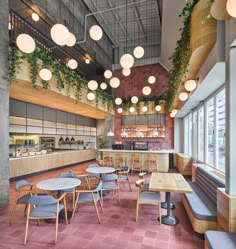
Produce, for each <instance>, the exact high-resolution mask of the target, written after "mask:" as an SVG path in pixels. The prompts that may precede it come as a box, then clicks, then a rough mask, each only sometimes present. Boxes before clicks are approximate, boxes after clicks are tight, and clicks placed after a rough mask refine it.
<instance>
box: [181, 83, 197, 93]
mask: <svg viewBox="0 0 236 249" xmlns="http://www.w3.org/2000/svg"><path fill="white" fill-rule="evenodd" d="M184 87H185V89H186V90H187V91H189V92H191V91H193V90H194V89H195V88H196V87H197V82H196V80H187V81H186V82H185V83H184Z"/></svg>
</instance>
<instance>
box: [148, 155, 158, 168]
mask: <svg viewBox="0 0 236 249" xmlns="http://www.w3.org/2000/svg"><path fill="white" fill-rule="evenodd" d="M152 172H159V167H158V159H157V155H154V154H149V155H148V173H152Z"/></svg>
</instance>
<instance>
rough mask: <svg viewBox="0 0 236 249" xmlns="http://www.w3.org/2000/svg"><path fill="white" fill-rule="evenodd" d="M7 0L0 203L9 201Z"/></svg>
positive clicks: (0, 33)
mask: <svg viewBox="0 0 236 249" xmlns="http://www.w3.org/2000/svg"><path fill="white" fill-rule="evenodd" d="M8 13H9V0H1V1H0V27H1V29H0V65H1V66H0V205H4V204H7V203H8V202H9V121H8V116H9V81H8V80H6V79H5V77H6V76H7V74H8V44H9V34H8Z"/></svg>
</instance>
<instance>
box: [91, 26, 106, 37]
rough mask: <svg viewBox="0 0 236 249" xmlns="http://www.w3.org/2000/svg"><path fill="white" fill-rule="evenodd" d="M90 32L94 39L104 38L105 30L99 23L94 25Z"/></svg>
mask: <svg viewBox="0 0 236 249" xmlns="http://www.w3.org/2000/svg"><path fill="white" fill-rule="evenodd" d="M89 34H90V37H91V38H92V39H93V40H94V41H99V40H100V39H101V38H102V35H103V31H102V29H101V27H99V26H98V25H93V26H92V27H91V28H90V30H89Z"/></svg>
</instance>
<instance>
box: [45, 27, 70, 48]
mask: <svg viewBox="0 0 236 249" xmlns="http://www.w3.org/2000/svg"><path fill="white" fill-rule="evenodd" d="M50 34H51V37H52V40H53V41H54V42H55V43H56V44H57V45H59V46H64V45H66V43H67V41H68V38H69V30H68V29H67V27H66V26H65V25H63V24H60V23H57V24H55V25H53V26H52V28H51V31H50Z"/></svg>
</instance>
